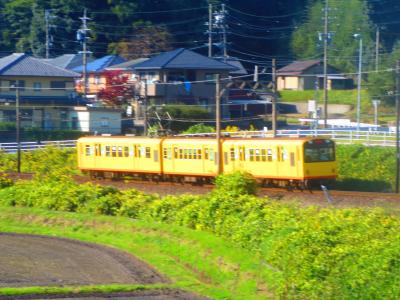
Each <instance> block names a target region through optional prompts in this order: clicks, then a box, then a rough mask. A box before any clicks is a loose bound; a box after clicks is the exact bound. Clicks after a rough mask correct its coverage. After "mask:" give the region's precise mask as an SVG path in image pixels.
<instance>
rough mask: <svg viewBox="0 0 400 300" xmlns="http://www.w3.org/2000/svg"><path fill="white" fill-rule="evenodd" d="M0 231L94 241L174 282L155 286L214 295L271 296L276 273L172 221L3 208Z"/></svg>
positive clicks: (2, 290) (94, 288)
mask: <svg viewBox="0 0 400 300" xmlns="http://www.w3.org/2000/svg"><path fill="white" fill-rule="evenodd" d="M0 231H2V232H16V233H31V234H43V235H50V236H59V237H68V238H72V239H78V240H82V241H88V242H94V243H100V244H105V245H109V246H113V247H116V248H118V249H121V250H125V251H128V252H130V253H132V254H134V255H135V256H137V257H139V258H140V259H142V260H144V261H146V262H147V263H149V264H151V265H152V266H154V267H155V268H156V269H157V270H158V271H159V272H161V273H162V274H165V275H168V277H169V278H170V279H171V280H172V281H173V284H171V285H159V286H150V288H163V287H172V288H182V289H184V290H188V291H192V292H195V293H198V294H201V295H205V296H208V297H210V298H212V299H266V298H269V297H270V296H271V294H270V293H269V291H268V289H267V288H266V286H265V282H273V280H274V279H273V274H272V273H273V272H272V271H271V270H269V269H268V268H265V266H263V265H262V264H260V261H259V260H258V259H257V258H256V257H254V255H253V254H252V253H250V252H247V251H246V250H243V249H238V248H237V247H235V245H234V244H231V243H229V242H227V241H224V240H223V239H221V238H218V237H216V236H214V235H212V234H210V233H206V232H200V231H194V230H190V229H185V228H182V227H179V226H174V225H172V224H168V225H167V224H161V223H156V222H154V221H150V220H148V221H139V220H133V219H128V218H122V217H119V218H117V217H107V216H93V215H89V214H77V213H64V212H49V211H45V210H39V209H32V208H10V207H1V208H0ZM141 288H145V287H144V286H138V285H133V286H129V285H110V286H92V287H78V288H77V287H74V288H72V287H71V288H69V287H64V288H54V287H52V288H46V287H32V288H25V289H21V288H18V289H16V288H14V289H12V288H0V295H16V294H27V293H59V292H70V291H73V292H88V291H100V292H116V291H134V290H136V289H141Z"/></svg>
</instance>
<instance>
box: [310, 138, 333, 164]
mask: <svg viewBox="0 0 400 300" xmlns="http://www.w3.org/2000/svg"><path fill="white" fill-rule="evenodd" d="M334 160H335V147H334V143H333V142H332V141H330V140H312V141H308V142H306V143H305V144H304V162H306V163H313V162H326V161H334Z"/></svg>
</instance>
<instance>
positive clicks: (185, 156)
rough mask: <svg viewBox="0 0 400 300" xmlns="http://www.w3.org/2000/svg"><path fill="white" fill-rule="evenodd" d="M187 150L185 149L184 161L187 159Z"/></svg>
mask: <svg viewBox="0 0 400 300" xmlns="http://www.w3.org/2000/svg"><path fill="white" fill-rule="evenodd" d="M187 157H188V155H187V149H183V159H187Z"/></svg>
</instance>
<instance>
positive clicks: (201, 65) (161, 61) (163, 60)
mask: <svg viewBox="0 0 400 300" xmlns="http://www.w3.org/2000/svg"><path fill="white" fill-rule="evenodd" d="M134 69H135V70H146V69H191V70H194V69H196V70H221V71H222V70H226V71H232V70H236V68H235V67H233V66H231V65H229V64H226V63H223V62H220V61H218V60H215V59H212V58H209V57H206V56H203V55H201V54H198V53H196V52H193V51H190V50H187V49H184V48H179V49H176V50H172V51H168V52H163V53H161V54H159V55H157V56H154V57H152V58H150V59H149V60H147V61H145V62H142V63H140V64H138V65H136V66H135V67H134Z"/></svg>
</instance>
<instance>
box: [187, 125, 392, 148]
mask: <svg viewBox="0 0 400 300" xmlns="http://www.w3.org/2000/svg"><path fill="white" fill-rule="evenodd" d="M221 135H222V136H230V137H243V138H246V137H247V138H250V137H272V136H273V135H272V132H271V131H238V132H223V133H222V134H221ZM180 136H215V133H202V134H185V135H180ZM277 136H281V137H325V138H330V139H332V140H335V141H336V142H337V143H338V144H364V145H369V146H384V147H385V146H389V147H394V146H396V134H395V133H393V132H382V131H375V130H372V131H363V130H360V131H356V130H343V129H339V130H335V129H295V130H277Z"/></svg>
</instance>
